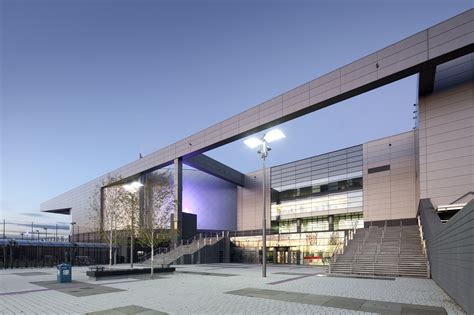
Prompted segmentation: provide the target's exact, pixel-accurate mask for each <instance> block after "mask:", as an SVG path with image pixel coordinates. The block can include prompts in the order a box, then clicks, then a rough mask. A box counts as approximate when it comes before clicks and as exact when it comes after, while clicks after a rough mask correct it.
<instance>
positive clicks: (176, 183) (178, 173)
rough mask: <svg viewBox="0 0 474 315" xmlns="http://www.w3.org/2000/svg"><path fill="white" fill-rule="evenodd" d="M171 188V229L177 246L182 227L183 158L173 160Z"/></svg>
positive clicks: (179, 241)
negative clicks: (172, 194)
mask: <svg viewBox="0 0 474 315" xmlns="http://www.w3.org/2000/svg"><path fill="white" fill-rule="evenodd" d="M173 189H174V198H175V201H176V204H175V208H174V214H173V229H174V232H175V236H174V238H175V239H174V243H175V244H176V245H177V246H178V245H180V243H181V235H182V229H183V160H182V158H177V159H175V160H174V169H173Z"/></svg>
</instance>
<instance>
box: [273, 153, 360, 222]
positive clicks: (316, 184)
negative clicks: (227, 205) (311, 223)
mask: <svg viewBox="0 0 474 315" xmlns="http://www.w3.org/2000/svg"><path fill="white" fill-rule="evenodd" d="M362 182H363V180H362V146H355V147H351V148H348V149H344V150H339V151H335V152H331V153H327V154H323V155H320V156H315V157H312V158H308V159H304V160H301V161H296V162H292V163H288V164H285V165H281V166H277V167H273V168H272V169H271V188H272V193H271V201H272V210H271V214H272V220H288V219H295V218H306V217H314V216H321V215H322V214H323V213H324V214H326V215H327V214H339V213H349V212H359V211H362Z"/></svg>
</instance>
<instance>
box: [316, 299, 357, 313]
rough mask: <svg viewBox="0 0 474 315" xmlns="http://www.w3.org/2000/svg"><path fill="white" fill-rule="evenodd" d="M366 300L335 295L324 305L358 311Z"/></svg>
mask: <svg viewBox="0 0 474 315" xmlns="http://www.w3.org/2000/svg"><path fill="white" fill-rule="evenodd" d="M365 302H366V300H360V299H352V298H346V297H333V298H331V299H330V300H329V301H327V302H325V303H324V304H323V306H327V307H334V308H342V309H346V310H354V311H358V310H360V308H361V306H362V304H364V303H365Z"/></svg>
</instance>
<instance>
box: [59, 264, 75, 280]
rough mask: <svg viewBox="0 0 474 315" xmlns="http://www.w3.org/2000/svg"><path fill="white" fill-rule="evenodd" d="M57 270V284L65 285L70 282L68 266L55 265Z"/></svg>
mask: <svg viewBox="0 0 474 315" xmlns="http://www.w3.org/2000/svg"><path fill="white" fill-rule="evenodd" d="M56 268H57V269H58V283H67V282H71V280H72V268H71V265H69V264H60V265H57V266H56Z"/></svg>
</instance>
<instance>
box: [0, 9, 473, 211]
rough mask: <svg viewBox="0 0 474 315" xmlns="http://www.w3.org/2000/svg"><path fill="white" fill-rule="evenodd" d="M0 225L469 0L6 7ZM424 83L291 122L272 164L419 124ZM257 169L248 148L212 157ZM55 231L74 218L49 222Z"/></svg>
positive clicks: (401, 85)
mask: <svg viewBox="0 0 474 315" xmlns="http://www.w3.org/2000/svg"><path fill="white" fill-rule="evenodd" d="M0 5H1V41H2V42H1V93H0V94H1V100H0V102H1V121H0V124H1V152H0V153H1V154H0V155H1V169H0V173H1V184H0V185H1V186H0V193H1V195H0V209H1V212H2V217H6V218H15V219H28V220H29V219H30V216H29V213H38V211H39V204H40V202H42V201H44V200H47V199H49V198H51V197H54V196H55V195H58V194H60V193H62V192H64V191H66V190H69V189H71V188H74V187H76V186H78V185H80V184H82V183H84V182H87V181H89V180H91V179H93V178H95V177H97V176H99V175H102V174H104V173H106V172H108V171H110V170H113V169H115V168H118V167H120V166H122V165H124V164H126V163H129V162H131V161H133V160H135V159H137V157H138V153H139V152H142V153H143V154H144V155H145V154H148V153H151V152H153V151H154V150H157V149H159V148H161V147H163V146H166V145H168V144H170V143H173V142H176V141H178V140H180V139H182V138H183V137H186V136H188V135H190V134H192V133H195V132H197V131H199V130H201V129H203V128H206V127H208V126H210V125H212V124H214V123H217V122H220V121H222V120H224V119H226V118H228V117H230V116H232V115H234V114H237V113H239V112H241V111H243V110H246V109H248V108H250V107H252V106H254V105H257V104H259V103H261V102H263V101H265V100H267V99H269V98H271V97H274V96H276V95H278V94H280V93H282V92H285V91H287V90H289V89H291V88H293V87H295V86H297V85H300V84H302V83H305V82H307V81H309V80H311V79H313V78H315V77H318V76H320V75H322V74H325V73H327V72H329V71H331V70H333V69H335V68H338V67H340V66H343V65H345V64H347V63H349V62H352V61H354V60H356V59H358V58H360V57H363V56H365V55H367V54H369V53H371V52H373V51H375V50H377V49H380V48H383V47H385V46H387V45H389V44H391V43H393V42H396V41H398V40H400V39H403V38H405V37H407V36H410V35H412V34H414V33H415V32H418V31H420V30H423V29H425V28H427V27H430V26H432V25H433V24H435V23H438V22H440V21H442V20H444V19H447V18H449V17H451V16H454V15H456V14H459V13H461V12H463V11H465V10H467V9H469V8H470V7H472V2H471V1H393V2H391V1H358V2H357V4H353V2H352V1H144V0H139V1H131V0H130V1H120V0H119V1H111V0H96V1H88V0H81V1H78V0H70V1H46V0H30V1H25V0H19V1H18V0H16V1H13V0H3V1H1V2H0ZM416 83H417V78H416V76H414V77H410V78H407V79H405V80H402V81H399V82H396V83H394V84H391V85H389V86H386V87H383V88H381V89H378V90H375V91H372V92H370V93H366V94H364V95H361V96H358V97H355V98H353V99H350V100H348V101H345V102H342V103H339V104H336V105H334V106H332V107H330V108H326V109H323V110H321V111H317V112H315V113H312V114H309V115H306V116H304V117H302V118H299V119H297V120H294V121H291V122H288V123H285V124H283V125H282V126H281V128H282V129H283V130H284V131H285V133H286V134H287V139H285V140H284V141H281V142H280V143H276V144H275V145H274V150H273V151H272V152H271V157H270V161H269V163H270V165H277V164H281V163H285V162H288V161H291V160H295V159H300V158H304V157H308V156H311V155H315V154H318V153H324V152H327V151H331V150H336V149H339V148H343V147H347V146H350V145H355V144H359V143H363V142H365V141H368V140H371V139H376V138H381V137H384V136H388V135H391V134H395V133H399V132H403V131H407V130H410V129H411V128H412V127H413V123H414V122H413V119H412V116H413V114H412V104H413V103H415V102H416ZM209 155H210V156H212V157H214V158H216V159H218V160H220V161H221V162H223V163H226V164H228V165H230V166H232V167H234V168H236V169H238V170H240V171H243V172H247V171H252V170H254V169H256V168H258V167H259V166H260V164H259V160H258V157H257V155H256V154H255V153H254V152H251V151H250V150H248V149H246V148H245V146H244V145H243V144H242V142H241V141H238V142H235V143H233V144H229V145H227V146H224V147H221V148H219V149H216V150H213V151H212V152H209ZM50 218H51V220H64V217H58V216H51V217H50Z"/></svg>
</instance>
